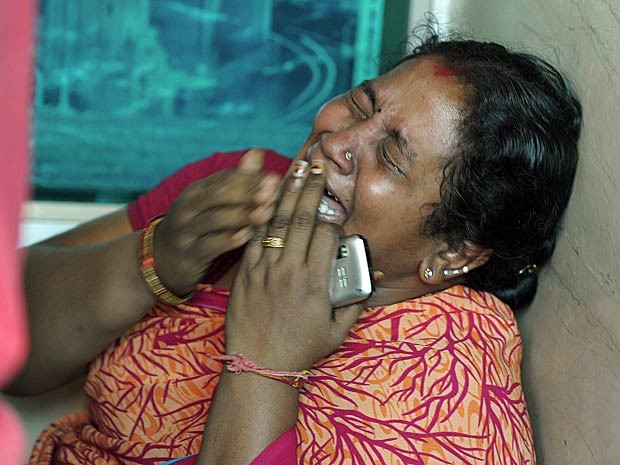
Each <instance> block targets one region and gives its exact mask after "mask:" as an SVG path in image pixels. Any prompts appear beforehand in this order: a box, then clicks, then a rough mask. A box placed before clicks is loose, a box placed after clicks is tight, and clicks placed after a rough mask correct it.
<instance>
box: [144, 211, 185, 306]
mask: <svg viewBox="0 0 620 465" xmlns="http://www.w3.org/2000/svg"><path fill="white" fill-rule="evenodd" d="M163 219H164V217H163V216H162V217H159V218H157V219H155V220H153V221H151V223H150V224H149V225H148V226H147V227H146V228H144V230H143V231H142V238H141V247H140V250H141V256H140V259H141V263H142V266H141V267H140V271H142V277H143V278H144V282H145V283H146V285H147V286H148V287H149V289H150V290H151V292H152V293H153V294H155V296H157V298H158V299H159V300H160V301H161V302H163V303H165V304H168V305H179V304H182V303H184V302H187V301H188V300H189V299H191V298H192V293H190V294H188V295H186V296H185V297H179V296H178V295H176V294H174V293H173V292H171V291H170V290H169V289H168V288H167V287H166V286H164V283H162V282H161V279H159V276H158V275H157V273H156V272H155V258H153V234H154V233H155V228H156V227H157V225H158V224H159V223H160V222H161V220H163Z"/></svg>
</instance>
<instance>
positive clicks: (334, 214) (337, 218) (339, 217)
mask: <svg viewBox="0 0 620 465" xmlns="http://www.w3.org/2000/svg"><path fill="white" fill-rule="evenodd" d="M318 217H319V219H320V220H322V221H326V222H330V223H341V222H344V220H345V218H346V211H345V209H344V207H343V205H342V203H340V200H338V197H336V196H335V195H334V194H333V193H332V192H330V191H329V189H325V193H324V194H323V196H322V197H321V203H319V208H318Z"/></svg>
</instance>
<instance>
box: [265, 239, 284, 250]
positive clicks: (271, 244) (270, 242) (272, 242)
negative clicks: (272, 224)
mask: <svg viewBox="0 0 620 465" xmlns="http://www.w3.org/2000/svg"><path fill="white" fill-rule="evenodd" d="M263 247H265V248H274V249H281V248H282V247H284V239H282V238H280V237H275V236H266V237H265V238H264V239H263Z"/></svg>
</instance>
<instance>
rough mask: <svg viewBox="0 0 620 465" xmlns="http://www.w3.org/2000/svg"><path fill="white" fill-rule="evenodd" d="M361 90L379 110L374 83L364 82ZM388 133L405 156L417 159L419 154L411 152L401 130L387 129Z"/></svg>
mask: <svg viewBox="0 0 620 465" xmlns="http://www.w3.org/2000/svg"><path fill="white" fill-rule="evenodd" d="M360 89H361V90H362V92H364V94H366V96H367V97H368V100H370V103H371V105H372V108H373V110H376V109H377V93H376V92H375V88H374V87H373V85H372V81H368V80H366V81H363V82H362V83H361V84H360ZM386 130H387V133H388V134H389V135H390V136H391V137H393V138H394V140H395V141H396V144H398V146H399V147H400V149H401V151H402V152H403V153H404V154H405V156H406V157H407V158H408V159H409V160H410V161H411V162H413V161H414V160H415V159H416V158H417V154H416V153H415V152H414V151H412V150H411V147H410V146H409V141H407V139H405V138H404V137H403V135H402V133H401V132H400V129H398V128H395V127H387V128H386Z"/></svg>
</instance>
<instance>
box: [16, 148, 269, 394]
mask: <svg viewBox="0 0 620 465" xmlns="http://www.w3.org/2000/svg"><path fill="white" fill-rule="evenodd" d="M262 163H263V156H262V153H261V152H260V151H256V150H251V151H249V152H248V153H247V154H246V155H245V156H244V157H243V158H242V159H241V161H240V162H239V165H238V167H237V168H236V169H234V170H227V171H220V172H217V173H215V174H213V175H211V176H208V177H207V178H204V179H202V180H199V181H196V182H194V183H193V184H191V185H189V186H188V187H187V188H186V189H185V190H184V191H183V192H182V193H181V195H179V196H178V198H177V199H176V200H175V202H174V203H173V205H172V206H171V208H170V209H169V211H168V212H167V213H166V217H165V219H164V220H163V221H162V222H161V223H160V225H159V226H158V227H157V229H156V231H155V234H154V239H153V241H154V250H153V256H154V258H155V269H156V272H157V274H158V275H159V277H160V278H161V281H162V282H163V283H164V285H165V286H166V287H167V288H168V289H170V291H172V292H173V293H175V294H177V295H179V296H182V295H185V294H188V293H190V292H191V291H192V290H193V289H194V288H195V285H196V284H197V283H198V282H200V280H201V279H202V278H203V276H204V274H205V272H206V270H207V269H208V267H209V264H210V263H211V262H212V261H213V259H215V258H216V257H217V256H219V255H220V254H222V253H224V252H227V251H229V250H232V249H234V248H237V247H240V246H241V245H243V244H244V243H245V242H246V241H247V240H248V239H249V238H250V236H251V231H252V228H253V226H254V225H256V224H262V223H264V222H265V221H267V220H268V219H269V218H270V217H271V214H272V211H273V202H274V200H275V192H276V189H277V185H278V178H277V176H274V175H263V174H262V173H261V168H262ZM140 237H141V233H140V232H132V228H131V225H130V222H129V218H128V215H127V210H126V209H123V210H121V211H119V212H116V213H113V214H111V215H108V216H105V217H102V218H100V219H97V220H94V221H92V222H90V223H87V224H85V225H82V226H79V227H77V228H75V229H74V230H72V231H69V232H67V233H63V234H61V235H58V236H56V237H54V238H52V239H50V240H47V241H45V242H42V243H40V244H36V245H33V246H31V247H29V248H28V250H27V257H26V267H25V274H24V281H25V291H26V301H27V307H28V318H29V325H30V337H31V351H30V354H29V357H28V360H27V362H26V365H25V367H24V368H23V370H22V372H21V373H20V374H19V376H18V377H17V379H16V380H15V381H14V383H13V385H12V386H10V387H9V389H8V391H9V392H11V393H13V394H35V393H40V392H44V391H46V390H49V389H51V388H53V387H56V386H58V385H60V384H63V383H64V382H66V381H68V380H69V379H71V378H72V377H73V376H75V375H76V374H78V373H81V372H83V370H84V369H85V367H86V365H87V364H88V363H89V362H90V361H91V360H92V359H93V358H94V357H96V356H97V354H99V353H100V352H101V351H103V350H104V349H105V348H106V347H107V346H108V345H109V344H110V343H111V342H112V341H113V340H114V339H115V338H117V337H118V336H119V335H121V334H122V333H123V332H124V331H125V330H126V329H127V328H128V327H129V326H131V325H132V324H134V323H135V322H137V321H138V320H139V319H140V318H141V317H142V316H144V314H145V313H146V312H147V311H148V309H149V308H151V307H152V306H153V305H154V304H155V302H156V299H155V297H154V295H153V294H152V293H151V291H150V290H149V288H148V287H147V285H146V284H145V283H144V280H143V278H142V275H141V271H140V254H139V249H140Z"/></svg>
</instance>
